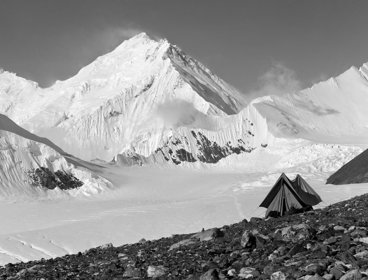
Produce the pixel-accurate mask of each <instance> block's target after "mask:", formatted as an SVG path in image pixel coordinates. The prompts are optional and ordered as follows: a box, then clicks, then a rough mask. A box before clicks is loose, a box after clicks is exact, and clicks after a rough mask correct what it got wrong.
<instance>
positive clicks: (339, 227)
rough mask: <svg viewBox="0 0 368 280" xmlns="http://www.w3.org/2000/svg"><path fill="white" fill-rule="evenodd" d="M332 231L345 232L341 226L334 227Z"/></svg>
mask: <svg viewBox="0 0 368 280" xmlns="http://www.w3.org/2000/svg"><path fill="white" fill-rule="evenodd" d="M334 231H345V228H344V227H343V226H334Z"/></svg>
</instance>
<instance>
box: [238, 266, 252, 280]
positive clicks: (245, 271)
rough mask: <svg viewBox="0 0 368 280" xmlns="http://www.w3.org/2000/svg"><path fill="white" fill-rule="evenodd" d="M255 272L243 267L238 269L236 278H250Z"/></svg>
mask: <svg viewBox="0 0 368 280" xmlns="http://www.w3.org/2000/svg"><path fill="white" fill-rule="evenodd" d="M255 270H256V269H255V268H253V267H243V268H242V269H240V271H239V275H238V276H239V277H240V278H243V279H247V278H252V277H253V272H254V271H255Z"/></svg>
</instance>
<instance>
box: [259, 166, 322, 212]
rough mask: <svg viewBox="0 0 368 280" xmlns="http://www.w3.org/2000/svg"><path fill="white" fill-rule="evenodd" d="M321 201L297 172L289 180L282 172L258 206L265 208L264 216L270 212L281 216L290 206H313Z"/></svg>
mask: <svg viewBox="0 0 368 280" xmlns="http://www.w3.org/2000/svg"><path fill="white" fill-rule="evenodd" d="M321 201H322V200H321V198H320V196H319V195H318V194H317V193H316V192H315V191H314V190H313V189H312V187H311V186H310V185H309V184H308V183H307V182H306V181H305V180H304V179H303V178H302V177H301V176H300V175H299V174H298V175H297V176H296V178H295V179H294V180H293V181H291V180H290V179H289V178H288V177H287V176H286V175H285V173H282V174H281V176H280V177H279V179H278V180H277V181H276V183H275V185H274V186H273V187H272V189H271V190H270V192H269V193H268V195H267V196H266V198H265V199H264V200H263V202H262V203H261V205H260V207H265V208H267V212H266V217H268V216H269V215H270V214H271V213H277V214H278V215H280V216H283V215H285V213H286V212H288V211H289V210H290V209H292V208H294V209H301V208H305V207H308V206H314V205H317V204H318V203H320V202H321Z"/></svg>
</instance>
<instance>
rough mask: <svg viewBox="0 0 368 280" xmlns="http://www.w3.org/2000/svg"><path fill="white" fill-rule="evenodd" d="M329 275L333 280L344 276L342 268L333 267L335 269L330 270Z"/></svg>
mask: <svg viewBox="0 0 368 280" xmlns="http://www.w3.org/2000/svg"><path fill="white" fill-rule="evenodd" d="M330 274H332V275H333V276H334V278H335V279H340V278H341V276H343V275H344V271H343V270H342V268H339V267H336V266H335V267H333V268H331V269H330Z"/></svg>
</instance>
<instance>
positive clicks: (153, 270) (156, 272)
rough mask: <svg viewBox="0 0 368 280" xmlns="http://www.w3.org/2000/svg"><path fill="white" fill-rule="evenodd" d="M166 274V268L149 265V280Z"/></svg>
mask: <svg viewBox="0 0 368 280" xmlns="http://www.w3.org/2000/svg"><path fill="white" fill-rule="evenodd" d="M165 274H166V268H165V267H164V266H162V265H159V266H154V265H149V266H148V268H147V277H149V278H157V277H161V276H163V275H165Z"/></svg>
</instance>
